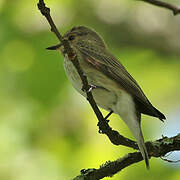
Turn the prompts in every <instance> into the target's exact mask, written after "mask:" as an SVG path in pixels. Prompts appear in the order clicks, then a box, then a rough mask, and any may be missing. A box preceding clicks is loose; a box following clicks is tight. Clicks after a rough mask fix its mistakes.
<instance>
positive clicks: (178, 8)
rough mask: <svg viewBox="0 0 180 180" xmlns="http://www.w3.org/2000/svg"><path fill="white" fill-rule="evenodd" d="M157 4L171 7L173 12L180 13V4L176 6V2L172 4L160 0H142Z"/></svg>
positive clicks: (167, 7)
mask: <svg viewBox="0 0 180 180" xmlns="http://www.w3.org/2000/svg"><path fill="white" fill-rule="evenodd" d="M141 1H144V2H147V3H150V4H153V5H155V6H159V7H163V8H166V9H169V10H171V11H172V12H173V14H174V15H177V14H180V6H176V5H174V4H170V3H167V2H163V1H159V0H141Z"/></svg>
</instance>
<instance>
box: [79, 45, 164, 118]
mask: <svg viewBox="0 0 180 180" xmlns="http://www.w3.org/2000/svg"><path fill="white" fill-rule="evenodd" d="M89 47H91V48H89ZM76 48H77V49H78V50H79V51H80V52H81V53H82V54H83V55H85V56H86V57H88V63H91V64H92V65H95V64H96V66H95V68H97V69H98V70H99V71H101V72H103V73H104V74H105V75H106V76H108V77H109V78H112V79H114V80H115V81H117V82H118V83H119V85H120V86H121V87H122V88H124V90H126V91H127V92H128V93H129V94H131V95H132V97H133V99H134V101H135V104H136V108H137V110H138V111H139V112H140V113H143V114H147V115H150V116H155V117H158V118H159V119H161V120H162V119H165V116H164V115H163V114H162V113H161V112H159V111H158V110H157V109H156V108H155V107H153V106H152V104H151V103H150V102H149V100H148V99H147V97H146V96H145V94H144V93H143V91H142V90H141V88H140V86H139V85H138V84H137V82H136V81H135V80H134V79H133V77H132V76H131V75H130V74H129V73H128V72H127V70H126V69H125V68H124V66H123V65H122V64H121V63H120V62H119V61H118V60H117V59H116V58H115V57H114V56H113V55H112V54H110V53H109V52H108V51H107V50H106V49H104V48H103V49H102V48H100V47H96V46H93V47H92V45H91V46H90V44H89V45H88V44H87V42H86V43H83V42H81V43H79V44H78V46H76Z"/></svg>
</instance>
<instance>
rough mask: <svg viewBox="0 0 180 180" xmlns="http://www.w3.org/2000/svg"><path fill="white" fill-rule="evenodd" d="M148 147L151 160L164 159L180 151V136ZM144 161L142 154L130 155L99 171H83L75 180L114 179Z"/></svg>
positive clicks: (102, 166) (107, 163) (147, 145)
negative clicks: (125, 169)
mask: <svg viewBox="0 0 180 180" xmlns="http://www.w3.org/2000/svg"><path fill="white" fill-rule="evenodd" d="M146 147H147V150H148V154H149V156H150V158H151V157H162V156H164V155H165V154H167V153H169V152H172V151H176V150H180V134H178V135H177V136H174V137H171V138H168V137H163V138H162V139H159V140H156V141H154V142H147V143H146ZM142 160H143V158H142V156H141V153H140V152H134V153H129V154H127V155H126V156H124V157H123V158H119V159H117V160H116V161H108V162H106V163H105V164H103V165H101V166H100V168H98V169H87V170H85V169H83V170H81V175H79V176H77V177H75V178H74V179H73V180H99V179H103V178H104V177H109V176H110V177H112V176H113V175H114V174H116V173H118V172H119V171H121V170H122V169H124V168H126V167H128V166H130V165H132V164H134V163H137V162H140V161H142Z"/></svg>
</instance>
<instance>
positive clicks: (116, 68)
mask: <svg viewBox="0 0 180 180" xmlns="http://www.w3.org/2000/svg"><path fill="white" fill-rule="evenodd" d="M63 39H65V40H67V41H68V42H69V44H70V46H71V48H72V49H73V51H74V53H75V54H76V56H77V59H78V61H79V64H80V67H81V69H82V70H83V73H84V75H85V76H86V77H87V80H88V83H89V84H90V86H91V87H92V88H91V90H92V95H93V97H94V99H95V102H96V103H97V105H98V106H99V107H101V108H103V109H105V110H107V111H109V115H110V114H112V113H115V114H118V115H119V116H120V118H121V119H122V120H123V121H124V122H125V124H126V125H127V126H128V128H129V130H130V131H131V133H132V135H133V136H134V137H135V139H136V141H137V144H138V147H139V150H140V152H141V154H142V157H143V159H144V160H145V165H146V168H147V169H149V155H148V152H147V148H146V145H145V141H144V137H143V133H142V129H141V114H145V115H149V116H153V117H156V118H159V119H160V120H161V121H163V120H165V119H166V117H165V116H164V114H163V113H161V112H160V111H159V110H158V109H156V108H155V107H154V106H153V105H152V104H151V102H150V101H149V100H148V98H147V97H146V95H145V94H144V92H143V91H142V89H141V87H140V86H139V85H138V83H137V82H136V80H135V79H134V78H133V77H132V76H131V75H130V74H129V72H128V71H127V70H126V68H125V67H124V66H123V65H122V64H121V62H120V61H119V60H118V59H117V58H116V57H115V56H114V55H113V54H112V53H111V52H110V50H109V49H108V47H107V45H106V43H105V41H104V40H103V38H102V37H101V36H100V35H99V34H98V33H97V32H96V31H95V30H93V29H91V28H89V27H86V26H75V27H73V28H71V29H70V30H69V31H67V32H66V33H65V34H64V36H63ZM47 49H48V50H60V52H61V53H62V54H63V56H64V69H65V72H66V74H67V77H68V79H69V80H70V81H71V83H72V85H73V87H74V88H75V89H76V90H77V91H78V92H79V93H80V94H81V95H83V96H84V97H86V93H85V92H84V91H83V90H82V86H83V84H82V81H81V78H80V76H79V74H78V72H77V70H76V68H75V67H74V65H73V63H72V62H71V60H70V59H69V58H68V56H67V54H66V51H65V50H64V47H63V46H62V43H60V44H57V45H55V46H50V47H48V48H47Z"/></svg>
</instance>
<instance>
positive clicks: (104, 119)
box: [104, 110, 113, 120]
mask: <svg viewBox="0 0 180 180" xmlns="http://www.w3.org/2000/svg"><path fill="white" fill-rule="evenodd" d="M112 113H113V111H112V110H111V111H110V112H109V113H108V114H107V116H106V117H105V118H104V120H107V118H108V117H109V116H110V115H111V114H112Z"/></svg>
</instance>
